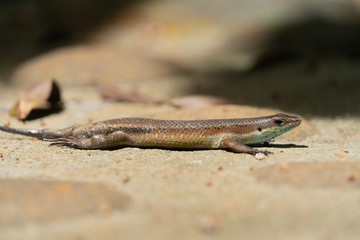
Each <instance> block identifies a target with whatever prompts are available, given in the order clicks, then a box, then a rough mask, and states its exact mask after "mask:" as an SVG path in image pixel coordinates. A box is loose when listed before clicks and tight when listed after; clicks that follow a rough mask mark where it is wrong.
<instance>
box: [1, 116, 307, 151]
mask: <svg viewBox="0 0 360 240" xmlns="http://www.w3.org/2000/svg"><path fill="white" fill-rule="evenodd" d="M300 123H301V120H300V118H298V117H295V116H289V115H286V114H281V113H279V114H276V115H271V116H264V117H255V118H233V119H207V120H159V119H148V118H119V119H113V120H106V121H101V122H96V123H88V124H84V125H80V126H72V127H68V128H64V129H60V130H49V129H43V130H35V129H19V128H10V127H6V126H0V130H1V131H5V132H10V133H14V134H21V135H26V136H31V137H36V138H38V139H40V140H43V141H50V142H52V145H54V144H55V145H64V146H69V147H72V148H79V149H111V148H119V147H125V146H134V147H160V148H186V149H217V148H228V149H231V150H232V151H234V152H238V153H249V154H252V155H255V154H256V153H264V154H268V153H270V152H268V151H261V150H258V149H255V148H252V147H249V146H248V145H251V144H260V143H265V142H267V141H269V140H271V139H273V138H275V137H277V136H279V135H281V134H283V133H285V132H287V131H289V130H291V129H293V128H295V127H297V126H298V125H300Z"/></svg>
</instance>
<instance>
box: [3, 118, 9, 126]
mask: <svg viewBox="0 0 360 240" xmlns="http://www.w3.org/2000/svg"><path fill="white" fill-rule="evenodd" d="M3 125H4V126H5V127H9V126H10V121H9V119H6V120H5V121H4V123H3Z"/></svg>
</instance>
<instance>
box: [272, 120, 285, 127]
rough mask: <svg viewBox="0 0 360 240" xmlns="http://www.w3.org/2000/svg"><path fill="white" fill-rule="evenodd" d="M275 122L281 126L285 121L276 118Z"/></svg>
mask: <svg viewBox="0 0 360 240" xmlns="http://www.w3.org/2000/svg"><path fill="white" fill-rule="evenodd" d="M274 123H275V124H276V125H278V126H280V125H281V124H282V123H283V121H282V120H275V121H274Z"/></svg>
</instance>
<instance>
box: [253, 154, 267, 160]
mask: <svg viewBox="0 0 360 240" xmlns="http://www.w3.org/2000/svg"><path fill="white" fill-rule="evenodd" d="M255 158H256V159H257V160H263V159H264V158H265V154H264V153H256V154H255Z"/></svg>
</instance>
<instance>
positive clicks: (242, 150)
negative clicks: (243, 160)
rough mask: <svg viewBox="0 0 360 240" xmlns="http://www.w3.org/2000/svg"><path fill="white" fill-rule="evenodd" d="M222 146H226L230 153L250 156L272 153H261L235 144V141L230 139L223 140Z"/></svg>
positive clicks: (243, 145)
mask: <svg viewBox="0 0 360 240" xmlns="http://www.w3.org/2000/svg"><path fill="white" fill-rule="evenodd" d="M224 145H225V146H227V147H228V148H230V149H231V150H232V151H234V152H237V153H248V154H251V155H255V154H256V153H263V154H265V155H268V154H270V153H272V152H269V151H266V150H265V151H261V150H258V149H255V148H252V147H249V146H247V145H245V144H241V143H238V142H236V141H235V140H232V139H230V138H227V139H225V140H224Z"/></svg>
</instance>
